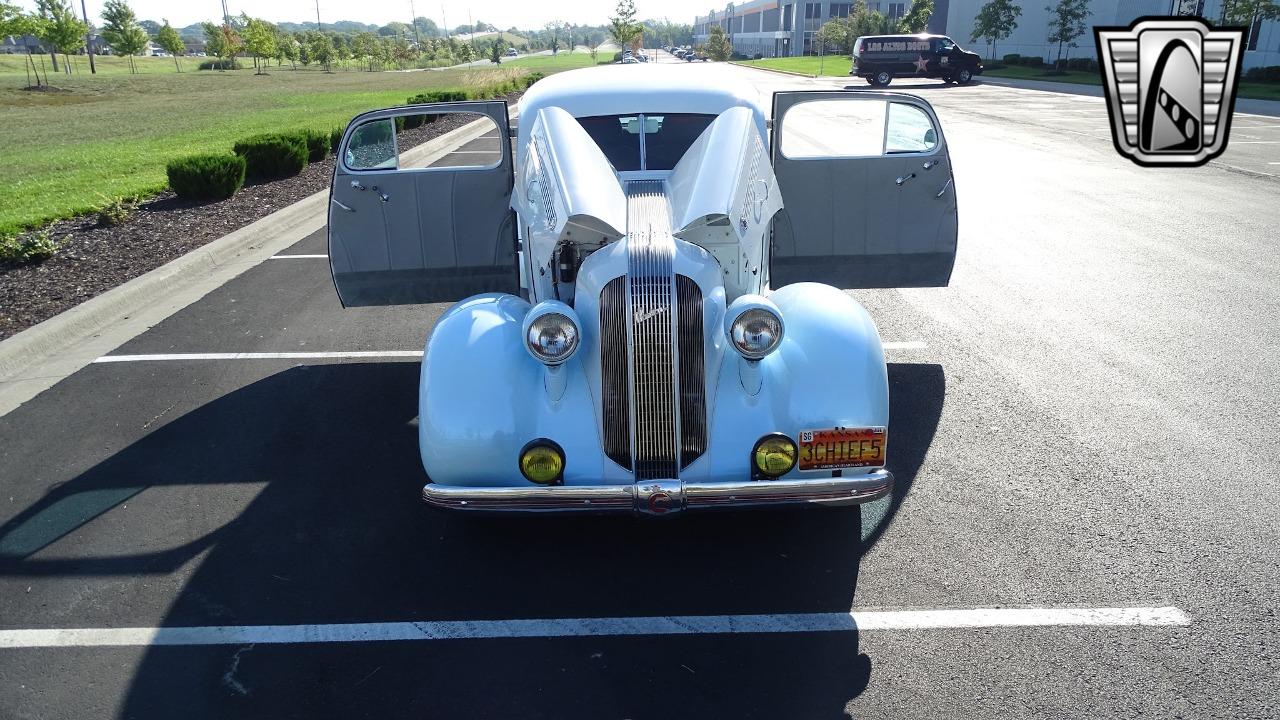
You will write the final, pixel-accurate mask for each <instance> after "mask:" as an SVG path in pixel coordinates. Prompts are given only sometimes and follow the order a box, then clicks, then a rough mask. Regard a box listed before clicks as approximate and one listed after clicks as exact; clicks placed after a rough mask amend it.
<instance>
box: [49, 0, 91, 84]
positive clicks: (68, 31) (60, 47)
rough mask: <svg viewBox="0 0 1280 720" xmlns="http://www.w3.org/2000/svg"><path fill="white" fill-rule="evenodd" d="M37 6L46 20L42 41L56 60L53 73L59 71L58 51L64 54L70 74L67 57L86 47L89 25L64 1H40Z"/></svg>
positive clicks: (69, 63)
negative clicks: (85, 38)
mask: <svg viewBox="0 0 1280 720" xmlns="http://www.w3.org/2000/svg"><path fill="white" fill-rule="evenodd" d="M37 6H38V8H39V12H40V15H41V17H43V18H44V20H45V21H44V22H43V23H42V24H41V27H40V30H41V32H40V39H41V40H43V41H44V42H46V43H48V45H49V55H50V56H51V57H53V58H54V60H53V71H54V72H57V71H58V60H57V56H56V55H55V54H54V53H55V51H56V52H60V53H62V59H63V63H62V65H63V68H64V69H65V70H66V72H67V73H68V74H70V73H71V61H70V59H69V58H68V57H67V56H68V55H70V54H71V53H73V52H75V51H76V50H79V49H80V48H82V47H84V36H85V33H87V32H89V25H88V24H87V23H85V22H84V21H82V20H80V18H78V17H76V11H75V10H74V9H73V8H72V7H71V6H70V5H68V4H66V3H64V2H63V0H40V2H39V3H38V5H37Z"/></svg>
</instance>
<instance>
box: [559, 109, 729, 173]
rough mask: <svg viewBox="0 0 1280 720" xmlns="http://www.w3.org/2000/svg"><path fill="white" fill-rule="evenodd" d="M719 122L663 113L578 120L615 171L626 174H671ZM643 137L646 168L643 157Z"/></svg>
mask: <svg viewBox="0 0 1280 720" xmlns="http://www.w3.org/2000/svg"><path fill="white" fill-rule="evenodd" d="M641 118H643V122H642V121H641ZM715 119H716V116H715V115H699V114H692V113H663V114H661V115H658V114H653V115H640V114H631V115H598V116H595V117H584V118H578V122H579V123H580V124H581V125H582V127H583V128H584V129H586V131H587V134H588V135H590V136H591V139H592V140H595V141H596V145H599V146H600V150H601V151H603V152H604V155H605V157H606V158H608V159H609V162H610V163H612V164H613V168H614V169H615V170H618V171H626V170H670V169H671V168H673V167H675V166H676V163H677V162H679V161H680V158H681V157H683V156H684V153H685V151H686V150H688V149H689V146H690V145H692V144H693V141H694V140H697V139H698V136H699V135H701V134H702V131H703V130H706V129H707V126H708V125H710V124H711V121H712V120H715ZM642 137H643V140H644V163H643V164H642V163H641V153H640V142H641V138H642Z"/></svg>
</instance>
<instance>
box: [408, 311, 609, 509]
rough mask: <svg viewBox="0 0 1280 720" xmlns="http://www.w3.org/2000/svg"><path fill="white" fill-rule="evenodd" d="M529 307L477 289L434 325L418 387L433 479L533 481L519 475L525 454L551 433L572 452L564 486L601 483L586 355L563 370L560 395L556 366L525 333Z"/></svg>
mask: <svg viewBox="0 0 1280 720" xmlns="http://www.w3.org/2000/svg"><path fill="white" fill-rule="evenodd" d="M530 309H531V306H530V305H529V303H528V302H526V301H524V300H522V299H520V298H518V297H515V296H514V295H504V294H497V293H493V294H486V295H477V296H474V297H471V298H467V299H466V300H463V301H462V302H460V303H458V304H456V305H454V306H453V307H452V308H450V309H449V311H448V312H446V313H445V314H444V316H443V317H441V318H440V321H439V322H437V323H436V326H435V328H434V329H433V330H432V332H431V336H430V337H429V338H428V340H427V345H426V350H425V351H424V353H423V358H422V375H421V380H420V384H419V389H418V423H419V424H418V446H419V450H420V452H421V455H422V466H423V468H424V469H425V470H426V471H427V475H428V476H429V477H430V478H431V480H432V481H433V482H437V483H443V484H446V485H468V486H507V487H509V486H513V485H531V484H532V483H529V481H527V480H525V479H524V478H523V477H522V476H521V475H520V471H519V467H518V464H517V459H518V456H519V453H520V450H521V448H523V447H524V446H525V444H526V443H528V442H529V441H530V440H534V439H538V438H548V439H550V440H554V441H555V442H556V443H558V444H559V445H560V446H561V447H562V448H564V451H565V456H566V458H567V459H568V462H567V463H566V465H565V471H564V475H565V484H567V485H568V484H598V483H600V481H601V478H602V477H603V463H604V457H603V454H602V453H601V450H600V441H599V438H598V435H597V432H596V424H595V422H594V418H595V412H594V409H593V406H592V400H591V394H590V393H589V392H588V388H587V381H586V373H585V372H584V370H583V366H582V358H581V352H579V353H577V354H575V356H574V357H572V358H570V359H569V360H568V361H567V362H565V363H564V364H563V365H561V366H560V367H559V368H557V369H556V370H555V372H558V373H563V374H564V380H565V387H564V392H563V394H562V395H560V396H559V398H558V399H553V398H552V393H550V392H549V391H548V390H547V386H546V385H547V383H546V374H547V372H548V370H547V369H546V367H545V366H544V365H543V364H542V363H540V362H538V361H537V360H535V359H533V357H531V356H530V355H529V353H528V352H527V351H526V350H525V348H524V342H523V339H522V337H521V324H522V323H523V321H524V317H525V315H526V314H528V312H529V310H530Z"/></svg>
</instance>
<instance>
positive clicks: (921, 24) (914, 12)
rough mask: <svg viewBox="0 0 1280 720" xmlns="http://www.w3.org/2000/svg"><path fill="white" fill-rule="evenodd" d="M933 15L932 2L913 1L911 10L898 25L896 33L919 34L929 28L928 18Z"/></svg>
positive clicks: (927, 0) (929, 0) (926, 0)
mask: <svg viewBox="0 0 1280 720" xmlns="http://www.w3.org/2000/svg"><path fill="white" fill-rule="evenodd" d="M931 15H933V0H915V1H914V2H912V3H911V9H910V10H908V11H907V14H906V15H905V16H904V17H903V18H902V21H901V22H899V23H898V32H902V33H920V32H924V31H925V28H927V27H929V17H930V16H931Z"/></svg>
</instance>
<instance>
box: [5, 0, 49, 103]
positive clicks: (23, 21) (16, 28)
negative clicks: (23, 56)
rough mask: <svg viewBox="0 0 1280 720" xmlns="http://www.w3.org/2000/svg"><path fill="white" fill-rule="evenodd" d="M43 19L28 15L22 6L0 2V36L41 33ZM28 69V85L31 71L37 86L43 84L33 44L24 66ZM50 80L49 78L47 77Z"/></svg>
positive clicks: (28, 48) (28, 50) (28, 47)
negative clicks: (32, 54)
mask: <svg viewBox="0 0 1280 720" xmlns="http://www.w3.org/2000/svg"><path fill="white" fill-rule="evenodd" d="M41 24H42V20H41V19H40V16H38V15H28V14H27V13H24V12H22V8H20V7H18V6H17V5H11V4H9V3H5V2H0V37H9V36H10V35H12V36H13V37H18V38H20V37H24V36H26V35H39V33H40V25H41ZM24 69H26V71H27V85H31V73H32V72H33V71H34V72H35V78H36V84H35V86H36V87H39V86H40V85H41V81H40V69H39V68H38V67H36V61H35V59H34V58H32V57H31V46H30V45H28V46H27V65H26V66H24ZM45 81H46V82H47V81H48V78H47V77H46V78H45Z"/></svg>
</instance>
